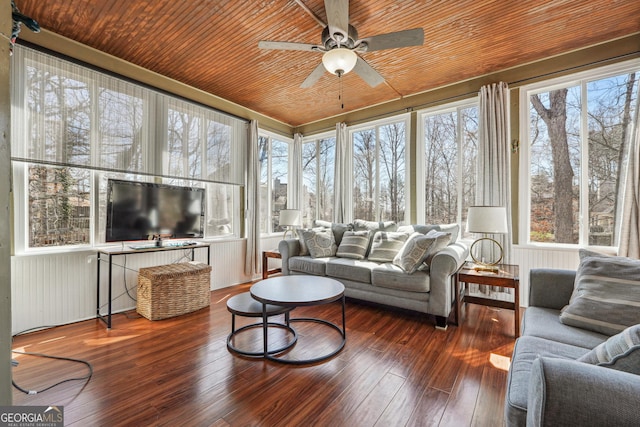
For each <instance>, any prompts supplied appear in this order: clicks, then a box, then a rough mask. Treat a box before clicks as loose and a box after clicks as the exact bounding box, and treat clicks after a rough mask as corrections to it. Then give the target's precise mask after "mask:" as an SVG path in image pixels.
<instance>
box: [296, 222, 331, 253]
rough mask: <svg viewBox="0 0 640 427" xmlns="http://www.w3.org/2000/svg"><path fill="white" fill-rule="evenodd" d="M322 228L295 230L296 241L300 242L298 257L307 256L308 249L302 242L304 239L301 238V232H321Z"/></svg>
mask: <svg viewBox="0 0 640 427" xmlns="http://www.w3.org/2000/svg"><path fill="white" fill-rule="evenodd" d="M324 229H325V228H324V227H315V228H307V229H301V230H297V231H296V234H297V235H298V241H299V242H300V254H299V255H300V256H305V255H309V248H307V244H306V243H305V241H304V237H302V232H303V231H321V230H324Z"/></svg>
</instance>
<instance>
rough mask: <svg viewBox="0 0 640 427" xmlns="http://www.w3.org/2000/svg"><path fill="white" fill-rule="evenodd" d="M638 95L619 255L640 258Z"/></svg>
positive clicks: (639, 127)
mask: <svg viewBox="0 0 640 427" xmlns="http://www.w3.org/2000/svg"><path fill="white" fill-rule="evenodd" d="M639 109H640V97H638V100H637V102H636V117H635V120H634V129H633V132H631V133H630V141H629V142H630V144H629V163H628V165H627V178H626V186H625V191H624V201H623V208H622V223H621V230H620V249H619V252H618V253H619V255H620V256H626V257H630V258H640V112H639V111H638V110H639Z"/></svg>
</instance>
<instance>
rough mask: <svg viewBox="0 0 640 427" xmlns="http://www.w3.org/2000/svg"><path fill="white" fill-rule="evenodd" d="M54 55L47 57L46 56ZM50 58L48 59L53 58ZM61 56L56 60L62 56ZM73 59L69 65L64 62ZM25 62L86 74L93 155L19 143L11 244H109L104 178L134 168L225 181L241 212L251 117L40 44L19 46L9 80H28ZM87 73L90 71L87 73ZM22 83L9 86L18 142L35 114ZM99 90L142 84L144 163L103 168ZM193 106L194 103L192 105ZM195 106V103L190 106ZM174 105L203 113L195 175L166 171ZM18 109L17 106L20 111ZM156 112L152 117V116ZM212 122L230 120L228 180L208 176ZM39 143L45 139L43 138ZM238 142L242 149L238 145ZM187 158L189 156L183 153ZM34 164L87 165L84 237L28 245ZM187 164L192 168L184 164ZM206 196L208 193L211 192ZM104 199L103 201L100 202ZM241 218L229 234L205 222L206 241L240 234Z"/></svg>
mask: <svg viewBox="0 0 640 427" xmlns="http://www.w3.org/2000/svg"><path fill="white" fill-rule="evenodd" d="M48 57H50V58H48ZM49 61H51V62H49ZM58 62H59V63H58ZM65 65H68V66H69V68H68V69H67V68H65ZM27 67H33V68H35V69H36V70H45V71H46V70H50V69H54V70H55V71H56V75H60V76H63V77H65V78H72V79H77V80H79V81H81V82H82V83H83V84H86V86H87V92H88V93H89V95H90V98H89V107H88V108H89V111H88V116H89V126H90V128H89V132H88V136H87V137H88V139H89V140H88V142H87V144H86V145H87V148H88V150H89V158H88V162H86V164H85V163H81V164H79V163H76V162H73V161H67V160H65V161H63V162H59V163H57V162H56V161H54V160H49V159H40V158H38V157H37V156H35V157H32V156H30V155H29V153H28V152H27V151H25V150H26V149H22V150H21V149H19V150H14V153H13V155H12V157H11V167H12V175H11V176H12V182H13V185H12V190H13V204H12V209H11V212H10V216H11V221H12V224H13V230H14V231H13V233H12V244H13V251H14V253H15V254H20V255H26V254H41V253H60V252H63V251H64V252H72V251H86V250H91V249H92V248H94V247H99V246H104V245H108V243H105V242H104V240H103V239H104V237H103V234H101V233H104V230H101V228H103V225H104V221H101V217H100V212H101V205H100V203H101V182H102V180H105V179H107V178H108V177H113V176H118V177H120V178H122V179H130V178H127V176H128V175H135V176H137V177H138V178H133V179H140V180H144V181H150V182H169V181H176V180H178V181H183V182H185V183H187V182H188V183H191V184H185V185H193V186H196V187H204V188H206V189H211V188H212V187H213V186H217V185H223V186H226V187H232V188H234V190H233V192H232V194H231V195H230V196H229V198H230V200H231V201H232V203H233V206H232V207H231V211H230V212H229V213H230V214H231V215H232V216H233V215H238V217H240V209H242V201H241V192H242V187H244V186H245V184H246V183H245V182H244V178H243V176H244V173H245V171H246V167H245V166H246V159H245V157H246V156H245V155H244V153H245V150H246V140H247V134H246V128H247V125H248V123H247V121H246V120H244V119H241V118H238V117H235V116H232V115H230V114H228V113H226V112H223V111H219V110H215V109H212V108H210V107H207V106H204V105H202V104H198V103H197V102H194V101H191V100H187V99H183V98H181V97H177V96H175V95H171V94H168V93H163V92H160V91H158V90H157V89H155V88H151V87H148V86H145V85H144V84H141V83H139V82H135V81H129V80H128V79H123V78H122V77H119V76H112V75H110V74H106V73H103V72H100V71H96V70H94V69H92V68H90V67H87V66H86V65H83V64H77V63H73V62H69V61H68V60H65V59H63V58H59V57H57V56H54V55H50V54H47V53H45V52H41V51H38V50H36V49H30V48H27V47H22V46H17V49H16V55H14V67H13V70H12V71H13V73H15V74H13V75H12V82H14V83H15V82H24V80H25V79H26V73H27ZM85 72H86V74H85ZM118 85H122V87H125V88H128V87H131V92H128V91H127V90H123V91H119V90H118ZM24 88H25V85H24V84H13V86H12V91H11V103H12V111H13V112H14V114H12V120H11V127H12V134H13V137H14V140H12V145H13V144H15V141H17V140H18V139H19V138H20V137H22V136H28V135H29V134H30V127H29V125H30V121H29V120H28V114H27V113H26V111H27V110H28V108H27V106H26V102H27V101H28V99H29V98H28V96H27V93H26V91H25V89H24ZM101 89H104V90H107V91H113V92H121V93H122V95H126V96H130V97H137V96H138V91H142V92H143V93H144V94H145V96H144V97H142V98H140V99H141V101H142V108H143V112H142V117H141V123H142V124H141V126H142V127H141V134H142V138H141V142H140V143H141V150H142V156H143V160H142V162H143V164H142V168H141V169H140V170H136V171H130V170H125V169H126V168H121V167H119V166H118V165H116V166H115V167H105V166H104V165H103V164H101V155H102V152H101V149H102V141H103V137H102V134H101V132H100V122H101V109H100V102H101V99H100V97H99V96H97V95H98V94H99V93H100V91H101ZM189 106H191V107H189ZM189 108H193V110H189ZM170 109H173V110H176V111H177V112H180V113H181V112H185V113H188V114H192V115H195V116H194V117H195V118H196V119H197V120H198V123H199V126H200V129H199V130H198V138H199V139H200V147H199V149H198V150H197V151H198V153H199V154H198V156H199V160H198V161H199V162H200V171H199V174H198V176H191V174H190V173H186V174H184V176H172V175H170V174H169V168H168V166H169V160H168V152H167V150H168V146H167V145H168V142H167V141H168V135H167V131H168V122H167V119H168V115H169V110H170ZM16 112H18V113H20V114H17V113H16ZM152 117H155V118H156V119H155V120H152ZM212 123H219V124H221V125H224V126H228V127H229V138H230V141H229V143H228V145H229V147H230V153H229V156H230V165H231V166H232V168H233V170H232V172H231V173H230V174H229V176H226V177H224V179H222V180H220V179H206V174H207V173H208V172H209V171H208V168H209V164H208V156H207V154H208V153H207V147H208V136H209V134H208V131H209V127H210V125H211V124H212ZM38 145H41V143H40V142H38ZM234 146H236V147H241V148H234ZM182 151H183V152H184V149H183V150H182ZM181 161H182V162H183V163H186V164H187V165H188V158H185V159H182V160H181ZM30 165H41V166H45V167H48V168H55V167H60V166H65V167H69V168H73V169H79V170H84V171H87V172H88V180H89V194H88V200H89V215H90V216H89V237H88V242H87V243H82V244H66V245H65V244H63V245H52V246H34V247H30V246H29V245H30V239H29V227H30V216H29V206H28V203H29V195H28V192H29V186H28V185H29V173H28V171H29V167H30ZM187 171H188V167H187ZM207 197H208V194H207ZM103 203H104V202H103ZM205 212H206V215H207V216H206V217H205V220H206V221H208V220H209V219H211V218H210V217H209V212H208V210H205ZM240 223H241V221H240V220H235V221H233V222H232V226H231V233H230V234H224V235H217V234H210V233H209V232H208V231H207V226H205V235H204V240H223V239H237V238H241V237H242V236H240V232H241V224H240Z"/></svg>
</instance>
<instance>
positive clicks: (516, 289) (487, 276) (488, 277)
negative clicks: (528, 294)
mask: <svg viewBox="0 0 640 427" xmlns="http://www.w3.org/2000/svg"><path fill="white" fill-rule="evenodd" d="M473 267H474V264H473V263H469V262H468V263H465V264H463V265H462V267H460V270H458V272H457V273H456V277H455V292H456V295H455V296H456V304H455V308H454V310H455V321H456V324H458V322H459V321H460V315H461V310H462V304H463V303H471V304H481V305H487V306H490V307H499V308H506V309H509V310H513V313H514V314H513V317H514V321H515V325H514V328H515V329H514V331H515V337H516V338H517V337H519V336H520V276H519V274H520V268H519V266H517V265H510V264H498V265H497V266H496V267H498V268H499V270H498V272H489V271H476V270H475V269H474V268H473ZM461 283H462V284H463V285H461ZM467 283H476V284H479V285H489V286H501V287H503V288H512V289H513V296H514V299H513V302H510V301H502V300H496V299H492V298H482V297H476V296H470V295H467V286H466V284H467ZM461 286H462V287H461Z"/></svg>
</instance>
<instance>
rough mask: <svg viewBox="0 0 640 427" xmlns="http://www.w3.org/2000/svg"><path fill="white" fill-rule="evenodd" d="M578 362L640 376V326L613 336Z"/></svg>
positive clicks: (634, 326)
mask: <svg viewBox="0 0 640 427" xmlns="http://www.w3.org/2000/svg"><path fill="white" fill-rule="evenodd" d="M578 362H584V363H590V364H592V365H598V366H604V367H606V368H612V369H617V370H619V371H625V372H630V373H632V374H636V375H640V325H633V326H631V327H629V328H627V329H625V330H624V331H622V332H620V333H619V334H617V335H614V336H612V337H611V338H609V339H608V340H606V341H605V342H603V343H602V344H600V345H599V346H597V347H596V348H594V349H593V350H591V351H590V352H589V353H587V354H585V355H584V356H582V357H580V358H579V359H578Z"/></svg>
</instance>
